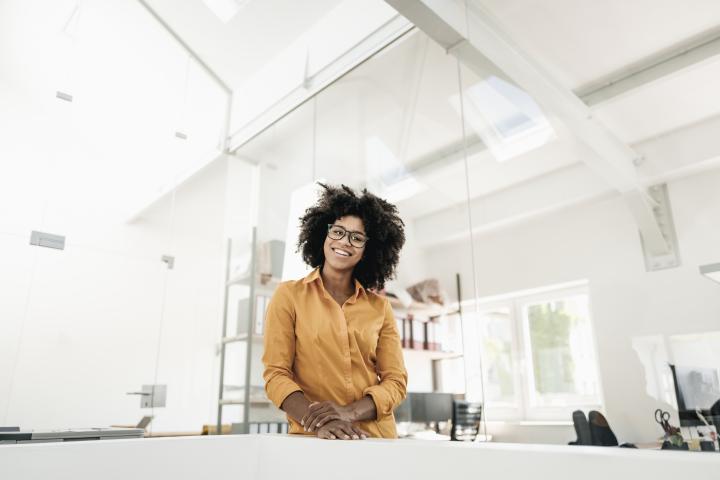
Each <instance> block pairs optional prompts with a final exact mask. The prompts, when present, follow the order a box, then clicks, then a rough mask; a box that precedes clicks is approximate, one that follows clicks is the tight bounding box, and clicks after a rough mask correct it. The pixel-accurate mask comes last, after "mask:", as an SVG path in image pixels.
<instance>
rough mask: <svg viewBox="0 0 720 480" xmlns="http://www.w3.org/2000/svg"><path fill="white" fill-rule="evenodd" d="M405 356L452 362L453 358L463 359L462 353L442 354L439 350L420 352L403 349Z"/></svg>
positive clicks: (412, 349)
mask: <svg viewBox="0 0 720 480" xmlns="http://www.w3.org/2000/svg"><path fill="white" fill-rule="evenodd" d="M402 350H403V355H406V356H414V357H422V358H424V359H427V360H450V359H453V358H461V357H462V356H463V354H462V353H460V352H441V351H438V350H418V349H414V348H403V349H402Z"/></svg>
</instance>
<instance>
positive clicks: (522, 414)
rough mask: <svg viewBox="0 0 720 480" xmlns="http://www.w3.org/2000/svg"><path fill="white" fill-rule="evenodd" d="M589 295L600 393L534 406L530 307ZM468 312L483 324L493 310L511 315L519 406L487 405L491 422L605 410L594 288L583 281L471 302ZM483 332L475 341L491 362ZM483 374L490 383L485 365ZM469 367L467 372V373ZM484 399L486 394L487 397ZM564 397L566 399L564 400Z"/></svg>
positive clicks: (551, 418)
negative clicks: (594, 310) (485, 346)
mask: <svg viewBox="0 0 720 480" xmlns="http://www.w3.org/2000/svg"><path fill="white" fill-rule="evenodd" d="M581 295H583V296H585V297H586V298H587V317H588V318H587V320H588V329H589V335H590V337H591V338H590V345H591V347H592V350H593V351H592V354H591V358H592V362H593V367H594V372H593V373H594V377H595V379H594V380H595V384H596V393H595V395H591V396H582V395H573V394H568V395H565V396H564V397H565V399H564V403H563V405H561V406H559V405H558V406H555V405H553V406H550V405H537V404H535V403H534V398H533V393H532V392H533V391H534V390H533V389H534V385H535V378H534V371H533V360H532V358H533V357H532V349H531V348H532V346H531V342H530V330H529V322H528V318H527V308H528V307H529V306H530V305H536V304H539V303H548V302H553V301H559V300H563V299H566V298H568V297H576V296H581ZM468 303H469V305H468V307H470V308H468V310H470V309H471V308H472V307H473V306H474V307H475V311H474V312H473V313H472V316H477V318H476V320H477V321H478V322H480V321H481V319H482V316H483V315H484V314H487V313H489V312H492V311H498V310H500V309H506V310H507V311H508V312H509V318H510V323H511V325H510V328H511V337H512V352H511V361H512V368H513V377H514V379H515V381H514V387H515V402H514V403H515V405H514V406H512V405H498V406H492V405H491V404H489V405H486V409H485V411H486V412H487V416H486V419H487V420H488V421H520V422H523V421H528V422H543V421H553V422H554V421H558V420H560V421H569V419H570V417H571V415H572V412H573V411H574V410H593V409H596V410H601V409H602V408H603V405H604V403H605V402H604V396H603V389H602V382H601V375H600V364H599V361H598V360H599V359H598V348H597V337H596V335H595V328H594V322H593V316H592V300H591V297H590V288H589V285H588V284H587V282H579V283H575V284H572V285H570V286H567V285H566V286H555V287H547V288H542V289H538V290H534V291H530V292H517V293H514V294H508V295H503V296H501V297H495V298H494V299H485V300H483V299H479V300H478V301H477V302H474V301H470V302H468ZM481 332H482V331H481V330H480V329H478V331H477V338H476V339H474V340H473V341H475V342H476V344H477V345H478V350H479V354H480V358H481V362H483V363H484V362H485V361H486V360H487V359H486V358H483V351H482V349H483V347H482V338H481V337H480V335H482V333H481ZM480 368H481V369H482V371H481V375H482V378H483V385H484V382H485V381H486V369H485V366H484V365H481V366H480ZM467 370H468V369H467V367H466V371H467ZM483 396H484V395H483ZM561 398H562V397H561Z"/></svg>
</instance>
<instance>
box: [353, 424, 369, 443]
mask: <svg viewBox="0 0 720 480" xmlns="http://www.w3.org/2000/svg"><path fill="white" fill-rule="evenodd" d="M353 430H355V433H356V434H357V435H358V436H360V439H361V440H365V439H366V438H368V437H369V436H370V434H369V433H368V432H366V431H365V430H363V429H362V428H360V427H356V426H355V425H353Z"/></svg>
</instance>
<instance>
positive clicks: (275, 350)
mask: <svg viewBox="0 0 720 480" xmlns="http://www.w3.org/2000/svg"><path fill="white" fill-rule="evenodd" d="M287 288H288V287H287V285H284V284H281V285H280V286H279V287H278V288H277V290H276V291H275V294H274V295H273V297H272V299H271V300H270V303H269V304H268V308H267V313H266V317H265V339H264V344H265V351H264V352H263V357H262V361H263V364H264V365H265V371H264V372H263V378H264V379H265V391H266V392H267V396H268V398H269V399H270V401H272V402H273V403H274V404H275V406H277V407H278V408H282V405H283V404H284V403H285V400H286V399H287V398H288V397H289V396H290V395H291V394H293V393H296V392H297V393H299V394H300V395H301V396H302V398H305V396H304V395H303V393H302V389H301V388H300V386H299V385H298V384H297V383H296V382H295V375H294V374H293V371H292V366H293V363H294V361H295V308H294V306H293V302H292V298H291V296H290V292H288V291H287ZM305 408H307V406H306V407H305ZM288 413H290V412H288ZM297 414H298V413H297V412H296V414H292V413H290V416H292V417H293V418H295V419H297V420H299V419H300V418H302V415H303V414H304V413H302V412H301V413H299V415H300V417H297Z"/></svg>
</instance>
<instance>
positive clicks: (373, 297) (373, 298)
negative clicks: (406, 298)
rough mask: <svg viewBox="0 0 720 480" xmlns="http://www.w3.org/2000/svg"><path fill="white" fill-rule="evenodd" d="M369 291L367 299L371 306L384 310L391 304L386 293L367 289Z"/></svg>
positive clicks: (366, 291)
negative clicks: (382, 293) (381, 293)
mask: <svg viewBox="0 0 720 480" xmlns="http://www.w3.org/2000/svg"><path fill="white" fill-rule="evenodd" d="M365 293H367V300H368V303H369V304H370V306H372V307H373V308H375V309H376V310H378V311H384V310H385V309H386V308H387V305H389V302H388V299H387V297H386V296H385V295H380V294H378V293H376V292H373V291H372V290H365Z"/></svg>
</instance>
